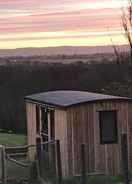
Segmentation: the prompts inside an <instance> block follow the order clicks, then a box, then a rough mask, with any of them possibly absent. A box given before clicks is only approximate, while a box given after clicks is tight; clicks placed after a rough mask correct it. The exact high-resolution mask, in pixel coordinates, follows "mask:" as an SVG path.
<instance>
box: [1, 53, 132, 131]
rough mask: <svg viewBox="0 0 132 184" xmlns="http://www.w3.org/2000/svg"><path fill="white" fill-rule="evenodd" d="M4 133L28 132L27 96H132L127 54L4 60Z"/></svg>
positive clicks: (2, 125) (2, 60)
mask: <svg viewBox="0 0 132 184" xmlns="http://www.w3.org/2000/svg"><path fill="white" fill-rule="evenodd" d="M0 64H1V65H0V103H1V108H0V125H1V126H0V127H1V129H0V131H1V132H4V133H7V132H13V133H26V114H25V103H24V97H25V96H26V95H29V94H33V93H39V92H44V91H50V90H62V89H65V90H66V89H68V90H84V91H89V92H99V93H105V94H114V95H120V96H130V97H132V63H131V61H130V59H129V57H128V56H127V55H126V56H125V55H124V54H123V56H121V60H120V62H119V61H118V62H117V58H116V57H115V55H114V54H111V53H109V54H105V53H104V54H94V55H71V56H70V55H69V56H67V55H56V56H53V55H52V56H25V57H24V56H14V57H13V56H12V57H4V58H2V57H1V58H0Z"/></svg>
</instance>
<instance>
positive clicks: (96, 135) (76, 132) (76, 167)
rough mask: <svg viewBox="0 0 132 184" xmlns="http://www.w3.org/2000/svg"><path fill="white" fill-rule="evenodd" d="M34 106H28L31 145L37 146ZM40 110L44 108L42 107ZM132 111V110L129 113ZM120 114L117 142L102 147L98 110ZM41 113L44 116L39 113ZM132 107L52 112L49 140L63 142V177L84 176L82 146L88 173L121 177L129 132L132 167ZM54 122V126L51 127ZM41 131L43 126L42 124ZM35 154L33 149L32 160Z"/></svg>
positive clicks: (89, 106) (117, 105) (119, 104)
mask: <svg viewBox="0 0 132 184" xmlns="http://www.w3.org/2000/svg"><path fill="white" fill-rule="evenodd" d="M35 109H36V108H35V104H30V103H27V114H28V116H29V117H27V122H28V123H27V124H28V126H27V127H28V143H29V144H32V145H34V144H36V136H38V134H37V135H36V125H35V122H36V119H35V116H36V115H35V112H36V111H35ZM40 109H41V108H40ZM130 109H131V110H130ZM104 110H105V111H111V110H115V111H117V128H118V142H117V143H114V144H108V145H103V144H100V127H99V111H104ZM40 114H41V113H40ZM131 114H132V105H131V104H128V102H121V101H120V102H118V101H117V102H113V101H105V102H101V101H100V102H96V103H90V104H82V105H77V106H71V107H68V108H65V109H59V108H55V109H54V110H53V109H52V114H49V138H51V139H52V138H53V139H59V140H60V153H61V160H62V163H63V164H62V175H63V176H67V175H77V174H80V173H81V168H80V164H81V155H80V144H82V143H84V144H86V145H87V147H86V149H85V154H86V155H87V158H86V162H85V164H86V170H87V172H95V171H96V172H98V171H99V172H103V173H106V174H112V175H118V174H120V173H121V169H120V168H121V138H120V136H119V135H120V134H121V133H122V132H125V133H126V132H127V138H128V155H129V157H128V159H129V168H132V156H131V155H132V125H131V122H132V115H131ZM52 121H53V124H52ZM40 129H41V123H40ZM32 149H33V148H32ZM34 155H35V154H33V152H32V151H31V149H30V157H31V158H33V157H34Z"/></svg>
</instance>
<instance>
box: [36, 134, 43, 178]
mask: <svg viewBox="0 0 132 184" xmlns="http://www.w3.org/2000/svg"><path fill="white" fill-rule="evenodd" d="M36 142H37V144H36V147H37V161H38V167H39V168H38V169H39V170H38V171H39V176H41V175H42V145H41V138H40V137H37V139H36Z"/></svg>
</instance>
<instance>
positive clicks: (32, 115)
mask: <svg viewBox="0 0 132 184" xmlns="http://www.w3.org/2000/svg"><path fill="white" fill-rule="evenodd" d="M26 113H27V141H28V145H36V105H35V104H32V103H28V102H27V103H26ZM35 153H36V151H35V148H34V147H32V148H30V149H29V154H28V155H29V159H30V160H34V159H35Z"/></svg>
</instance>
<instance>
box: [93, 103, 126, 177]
mask: <svg viewBox="0 0 132 184" xmlns="http://www.w3.org/2000/svg"><path fill="white" fill-rule="evenodd" d="M100 110H117V125H118V143H117V144H105V145H101V144H100V135H99V132H100V130H99V114H98V113H99V112H98V111H100ZM94 118H95V119H94V127H95V129H94V131H95V132H94V140H95V142H94V144H95V170H96V171H103V172H104V171H105V173H107V174H112V175H118V174H120V173H121V153H120V142H121V136H120V135H121V133H128V104H127V103H125V102H124V103H123V102H120V103H114V102H113V103H112V102H111V103H110V102H109V103H98V104H94Z"/></svg>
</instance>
